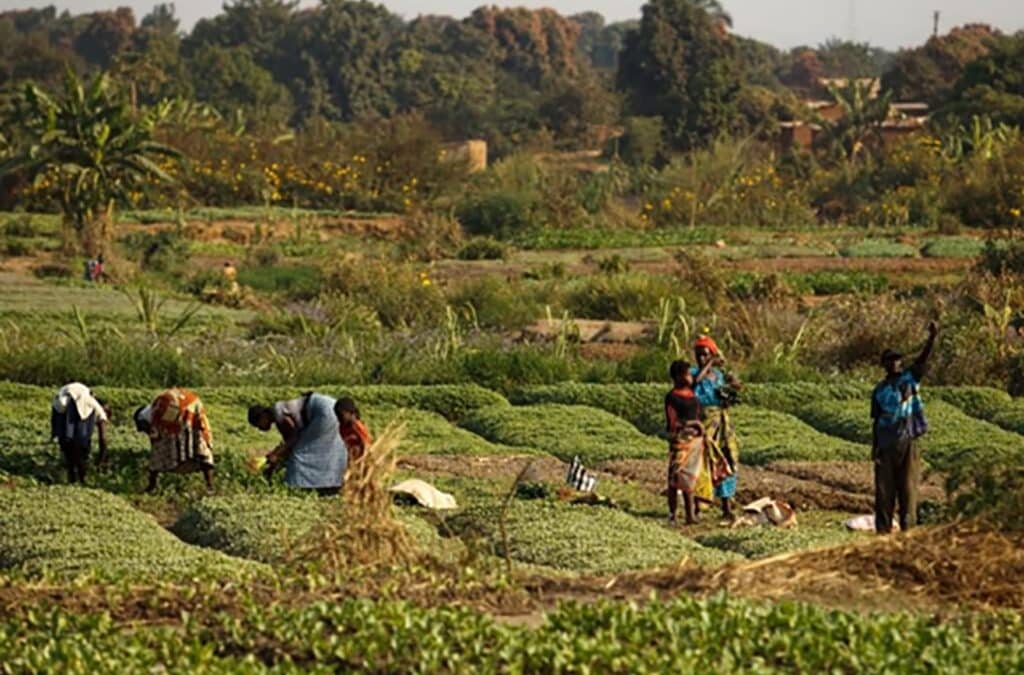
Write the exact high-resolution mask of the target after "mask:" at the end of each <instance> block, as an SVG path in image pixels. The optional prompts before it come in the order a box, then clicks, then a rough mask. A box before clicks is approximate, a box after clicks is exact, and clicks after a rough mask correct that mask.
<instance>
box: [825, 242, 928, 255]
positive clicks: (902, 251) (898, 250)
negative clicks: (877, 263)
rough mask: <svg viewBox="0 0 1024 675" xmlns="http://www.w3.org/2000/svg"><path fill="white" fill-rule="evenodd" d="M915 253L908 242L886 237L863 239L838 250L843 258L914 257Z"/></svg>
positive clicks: (915, 250) (914, 249)
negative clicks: (902, 242)
mask: <svg viewBox="0 0 1024 675" xmlns="http://www.w3.org/2000/svg"><path fill="white" fill-rule="evenodd" d="M917 253H918V251H917V249H916V248H914V247H913V246H911V245H909V244H901V243H899V242H895V241H890V240H888V239H864V240H862V241H858V242H855V243H853V244H849V245H847V246H844V247H843V248H841V249H840V250H839V254H840V255H842V256H843V257H844V258H915V257H917Z"/></svg>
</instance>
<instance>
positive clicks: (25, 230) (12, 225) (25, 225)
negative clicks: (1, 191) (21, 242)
mask: <svg viewBox="0 0 1024 675" xmlns="http://www.w3.org/2000/svg"><path fill="white" fill-rule="evenodd" d="M3 233H4V234H5V235H6V236H8V237H22V238H25V239H27V238H29V237H34V236H36V235H37V234H41V233H40V232H38V231H37V230H36V226H35V224H34V223H33V222H32V216H30V215H24V216H19V217H17V218H12V219H10V220H8V221H7V222H6V223H4V229H3Z"/></svg>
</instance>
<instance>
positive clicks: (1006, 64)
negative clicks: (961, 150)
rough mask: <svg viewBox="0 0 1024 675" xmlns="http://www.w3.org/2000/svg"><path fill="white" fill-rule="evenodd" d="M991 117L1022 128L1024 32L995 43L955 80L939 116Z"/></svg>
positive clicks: (1023, 113)
mask: <svg viewBox="0 0 1024 675" xmlns="http://www.w3.org/2000/svg"><path fill="white" fill-rule="evenodd" d="M976 115H977V116H985V115H987V116H988V117H991V118H992V121H993V122H994V123H996V124H1000V123H1004V124H1008V125H1011V126H1019V127H1024V33H1018V34H1017V35H1015V36H1013V37H1006V38H1002V39H1000V40H999V41H998V42H996V43H995V44H994V45H993V47H992V50H991V52H990V53H989V54H988V55H986V56H983V57H981V58H979V59H978V60H976V61H974V62H973V63H971V64H970V65H968V66H967V68H966V69H965V70H964V74H963V76H962V77H961V78H960V79H959V80H958V81H957V83H956V87H955V88H954V91H953V95H952V97H951V100H950V103H949V105H948V106H947V107H946V108H945V109H943V111H942V116H945V117H948V116H955V117H957V118H959V119H962V120H969V119H970V118H971V117H973V116H976Z"/></svg>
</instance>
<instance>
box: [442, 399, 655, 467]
mask: <svg viewBox="0 0 1024 675" xmlns="http://www.w3.org/2000/svg"><path fill="white" fill-rule="evenodd" d="M462 425H463V426H464V427H466V428H467V429H469V430H470V431H473V432H475V433H477V434H479V435H481V436H483V437H484V438H486V439H487V440H489V441H492V442H494V443H503V444H505V445H510V446H514V447H517V448H537V449H539V450H541V451H543V452H547V453H550V454H552V455H554V456H556V457H558V458H559V459H562V460H564V461H569V460H571V459H572V457H573V456H574V455H579V457H580V459H581V460H582V461H583V462H585V463H594V462H599V461H601V460H606V459H623V458H629V457H662V456H664V454H665V444H664V442H663V441H661V440H659V439H657V438H654V437H652V436H645V435H644V434H642V433H640V432H639V431H637V430H636V428H635V427H634V426H632V425H630V424H629V423H628V422H626V421H624V420H622V419H620V418H619V417H616V416H615V415H612V414H611V413H608V412H605V411H604V410H598V409H597V408H590V407H587V406H571V405H560V404H546V405H533V406H498V407H493V408H482V409H480V410H477V411H475V412H473V413H472V414H470V415H469V416H468V417H467V418H466V419H464V420H463V421H462Z"/></svg>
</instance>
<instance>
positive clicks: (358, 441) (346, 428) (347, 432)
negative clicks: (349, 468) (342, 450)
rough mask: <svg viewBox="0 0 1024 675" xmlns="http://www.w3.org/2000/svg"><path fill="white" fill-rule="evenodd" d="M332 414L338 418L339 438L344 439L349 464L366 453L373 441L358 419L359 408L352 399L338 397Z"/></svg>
mask: <svg viewBox="0 0 1024 675" xmlns="http://www.w3.org/2000/svg"><path fill="white" fill-rule="evenodd" d="M334 414H335V415H336V416H337V418H338V427H339V431H340V432H341V439H342V440H343V441H345V447H347V448H348V462H349V464H351V463H352V462H355V461H356V460H358V459H359V458H360V457H362V456H363V454H365V453H366V449H367V448H368V447H370V443H373V439H372V438H370V431H369V429H367V428H366V425H365V424H363V421H362V420H361V419H359V408H357V407H356V402H355V401H353V400H352V399H350V398H347V397H346V398H339V399H338V402H337V403H335V404H334Z"/></svg>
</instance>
